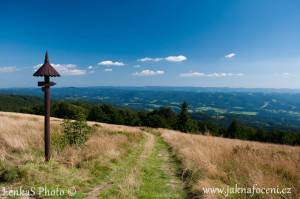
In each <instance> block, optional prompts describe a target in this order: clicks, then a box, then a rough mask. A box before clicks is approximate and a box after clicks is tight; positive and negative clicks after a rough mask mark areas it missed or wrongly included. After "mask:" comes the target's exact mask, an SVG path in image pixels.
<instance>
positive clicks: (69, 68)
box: [33, 63, 86, 75]
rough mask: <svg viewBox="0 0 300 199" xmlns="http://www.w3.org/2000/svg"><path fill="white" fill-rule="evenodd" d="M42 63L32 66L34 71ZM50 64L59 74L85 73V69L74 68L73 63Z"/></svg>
mask: <svg viewBox="0 0 300 199" xmlns="http://www.w3.org/2000/svg"><path fill="white" fill-rule="evenodd" d="M42 65H43V64H38V65H36V66H34V67H33V68H35V71H36V70H37V69H38V68H40V67H41V66H42ZM51 66H53V67H54V68H55V70H57V72H58V73H60V74H61V75H84V74H85V73H86V70H79V69H76V67H77V65H75V64H53V63H51Z"/></svg>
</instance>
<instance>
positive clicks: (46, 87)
mask: <svg viewBox="0 0 300 199" xmlns="http://www.w3.org/2000/svg"><path fill="white" fill-rule="evenodd" d="M33 76H35V77H44V82H38V86H42V91H44V92H45V138H44V141H45V160H46V162H49V160H50V157H51V155H50V86H54V85H55V83H54V82H50V76H51V77H60V74H59V73H58V72H57V71H56V70H55V69H54V68H53V67H52V66H51V65H50V62H49V57H48V52H46V55H45V62H44V64H43V65H42V66H41V67H40V68H39V69H38V70H37V71H36V72H35V73H34V74H33Z"/></svg>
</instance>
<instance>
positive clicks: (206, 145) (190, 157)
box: [157, 129, 300, 198]
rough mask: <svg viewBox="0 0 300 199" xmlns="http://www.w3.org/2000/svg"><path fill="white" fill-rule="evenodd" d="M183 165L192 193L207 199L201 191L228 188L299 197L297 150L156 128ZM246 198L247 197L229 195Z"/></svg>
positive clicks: (269, 196) (270, 195) (299, 152)
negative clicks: (255, 187) (278, 191)
mask: <svg viewBox="0 0 300 199" xmlns="http://www.w3.org/2000/svg"><path fill="white" fill-rule="evenodd" d="M157 132H158V133H160V134H161V136H162V137H163V139H164V141H165V142H166V143H167V144H169V145H170V146H171V147H172V150H173V152H174V153H175V155H176V156H177V158H178V159H179V160H180V161H181V162H182V165H183V169H184V173H185V174H186V175H187V176H188V179H189V180H190V185H191V186H192V192H193V193H194V194H195V193H196V194H198V196H199V195H200V196H201V195H202V196H201V197H207V198H216V197H223V196H222V195H214V194H210V195H204V194H203V189H202V188H208V187H211V188H214V187H220V188H222V187H223V188H225V189H227V186H230V187H234V186H235V184H238V187H240V188H251V187H252V186H253V184H258V187H261V188H277V185H278V186H279V188H283V187H289V188H292V194H285V195H284V194H283V195H280V194H263V195H261V196H262V197H264V198H274V197H284V198H299V194H300V147H292V146H285V145H276V144H266V143H259V142H251V141H241V140H233V139H226V138H220V137H211V136H203V135H192V134H185V133H180V132H176V131H171V130H165V129H158V130H157ZM231 197H232V198H246V197H247V195H245V194H244V195H237V196H231Z"/></svg>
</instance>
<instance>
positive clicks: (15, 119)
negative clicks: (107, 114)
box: [0, 112, 143, 198]
mask: <svg viewBox="0 0 300 199" xmlns="http://www.w3.org/2000/svg"><path fill="white" fill-rule="evenodd" d="M61 122H62V120H60V119H56V118H51V147H52V148H51V161H50V162H49V163H45V161H44V140H43V139H44V118H43V117H42V116H35V115H28V114H19V113H4V112H0V186H5V187H11V188H12V187H19V186H23V188H24V189H26V188H29V187H41V186H47V187H48V188H49V189H51V188H52V189H55V188H57V187H59V188H60V189H65V190H66V189H67V188H68V187H75V188H76V190H77V194H76V197H78V198H82V197H83V193H84V192H87V191H89V190H91V189H92V187H93V186H96V185H97V184H98V183H99V180H101V179H104V178H105V177H106V176H107V175H108V173H109V172H110V171H111V170H112V168H113V167H114V165H116V164H118V163H120V161H122V159H123V158H125V157H127V156H128V155H129V154H130V153H131V152H132V151H133V150H134V149H135V148H136V147H138V146H140V144H141V141H142V140H143V134H142V132H141V131H140V130H139V129H137V128H133V127H126V126H120V125H109V124H101V123H97V125H95V123H93V122H91V123H89V125H90V126H93V130H92V132H91V133H90V135H89V139H88V140H87V142H86V143H85V145H84V146H82V147H75V146H66V147H64V148H63V149H62V148H60V147H58V146H57V145H56V143H55V139H56V138H57V137H58V136H59V135H60V134H61V133H62V131H63V129H62V126H61V125H60V124H61ZM0 192H1V190H0Z"/></svg>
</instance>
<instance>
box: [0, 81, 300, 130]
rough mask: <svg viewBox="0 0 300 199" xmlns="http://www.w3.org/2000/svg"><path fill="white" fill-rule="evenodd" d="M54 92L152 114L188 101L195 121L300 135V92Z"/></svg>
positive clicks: (24, 91)
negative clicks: (287, 131)
mask: <svg viewBox="0 0 300 199" xmlns="http://www.w3.org/2000/svg"><path fill="white" fill-rule="evenodd" d="M51 90H52V92H51V99H57V100H66V101H85V102H91V103H97V104H98V103H99V104H103V103H108V104H113V105H114V106H118V107H124V108H129V109H133V110H147V111H152V110H154V109H157V108H159V107H161V106H165V107H170V108H172V109H173V110H174V111H175V112H178V111H179V107H180V104H181V103H182V102H183V101H184V100H185V101H187V103H188V104H189V110H190V111H191V114H192V117H193V118H194V119H201V120H205V121H213V122H215V123H216V124H218V125H220V126H228V125H229V123H230V122H231V121H232V119H233V118H238V119H239V121H240V123H241V124H243V125H247V126H251V127H255V128H257V127H259V126H262V127H263V128H265V129H268V130H272V129H273V128H281V129H291V130H293V131H297V132H300V93H298V91H299V90H293V89H235V88H200V87H85V88H79V87H66V88H55V87H54V88H52V89H51ZM219 91H222V92H219ZM237 91H241V92H237ZM250 91H251V92H250ZM259 91H260V92H259ZM275 91H276V92H275ZM283 92H286V93H283ZM0 93H3V94H14V95H32V96H40V97H43V92H41V89H40V88H19V89H0ZM17 107H18V106H17ZM9 111H14V110H12V109H9Z"/></svg>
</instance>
